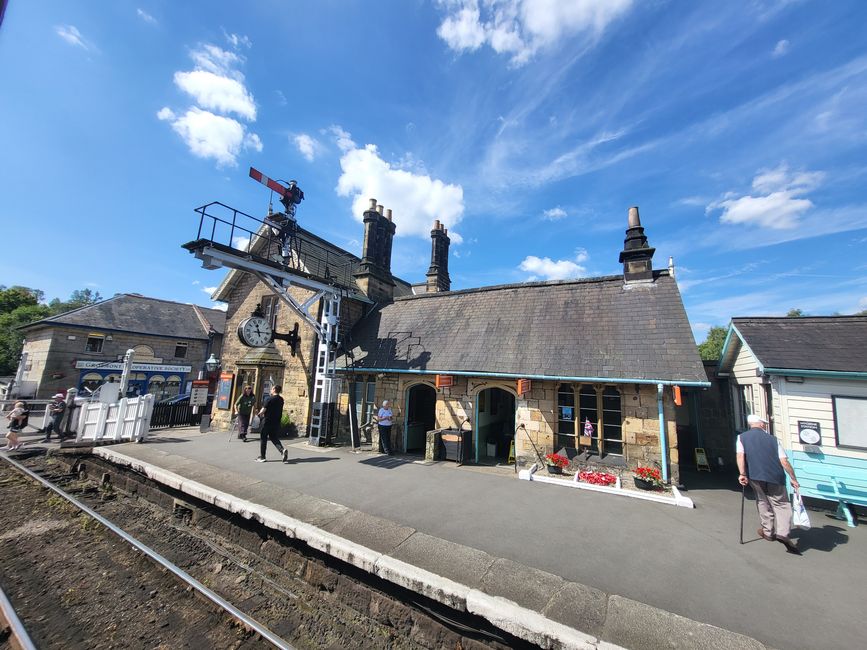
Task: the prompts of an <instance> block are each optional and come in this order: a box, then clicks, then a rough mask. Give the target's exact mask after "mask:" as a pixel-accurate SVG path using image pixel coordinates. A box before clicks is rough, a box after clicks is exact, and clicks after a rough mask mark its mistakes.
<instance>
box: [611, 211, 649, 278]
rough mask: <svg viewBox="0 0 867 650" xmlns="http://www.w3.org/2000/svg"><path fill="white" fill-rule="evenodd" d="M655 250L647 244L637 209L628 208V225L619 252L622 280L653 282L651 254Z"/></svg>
mask: <svg viewBox="0 0 867 650" xmlns="http://www.w3.org/2000/svg"><path fill="white" fill-rule="evenodd" d="M655 251H656V249H655V248H651V247H650V246H648V244H647V237H646V236H645V234H644V228H642V227H641V218H640V217H639V216H638V208H637V207H632V208H629V224H628V227H627V229H626V240H625V241H624V242H623V250H622V251H620V261H621V262H622V263H623V280H624V281H625V282H627V283H629V282H641V281H644V282H649V281H652V280H653V262H652V260H653V253H654V252H655Z"/></svg>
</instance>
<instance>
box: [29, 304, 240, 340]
mask: <svg viewBox="0 0 867 650" xmlns="http://www.w3.org/2000/svg"><path fill="white" fill-rule="evenodd" d="M196 310H198V314H197V313H196ZM55 324H62V325H73V326H77V327H90V328H93V329H104V330H114V331H119V332H136V333H139V334H152V335H154V336H168V337H174V338H184V339H207V338H208V326H210V327H213V328H214V330H216V332H217V333H218V334H222V333H223V331H224V330H225V328H226V313H225V312H223V311H220V310H219V309H208V308H206V307H199V306H194V305H189V304H186V303H180V302H171V301H169V300H160V299H158V298H147V297H145V296H140V295H138V294H132V293H119V294H117V295H116V296H114V297H113V298H109V299H108V300H103V301H102V302H98V303H96V304H95V305H89V306H87V307H81V308H79V309H73V310H72V311H68V312H66V313H63V314H58V315H57V316H52V317H51V318H46V319H44V320H40V321H36V322H35V323H30V324H29V325H25V326H24V327H22V328H21V329H31V328H35V327H49V326H51V325H55Z"/></svg>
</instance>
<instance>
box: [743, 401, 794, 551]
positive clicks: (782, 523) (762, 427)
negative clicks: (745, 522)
mask: <svg viewBox="0 0 867 650" xmlns="http://www.w3.org/2000/svg"><path fill="white" fill-rule="evenodd" d="M747 424H748V425H749V427H750V429H749V430H748V431H744V432H743V433H742V434H741V435H739V436H738V440H737V449H736V451H737V461H738V471H739V472H740V476H739V477H738V483H740V484H741V485H746V484H747V483H749V484H750V486H751V487H752V488H753V491H754V492H755V493H756V507H757V508H758V510H759V520H760V521H761V524H762V526H761V528H759V530H758V534H759V537H761V538H763V539H766V540H768V541H769V542H773V541H774V540H776V541H778V542H781V543H782V544H783V545H784V546H785V547H786V550H787V551H788V552H789V553H795V554H797V555H800V551H799V550H798V547H797V545H795V543H794V542H793V541H792V540H791V539H789V531H790V530H791V528H792V505H791V504H790V503H789V497H788V494H787V493H786V474H788V475H789V478H790V479H791V481H792V487H793V488H795V489H796V490H797V489H798V488H799V487H800V486H799V485H798V480H797V479H796V478H795V470H794V469H792V466H791V465H790V464H789V460H788V459H787V458H786V452H784V451H783V446H782V445H781V444H780V441H779V440H777V439H776V438H775V437H774V436H772V435H771V434H770V433H769V432H768V421H767V420H765V419H763V418H761V417H759V416H758V415H748V416H747Z"/></svg>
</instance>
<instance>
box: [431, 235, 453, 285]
mask: <svg viewBox="0 0 867 650" xmlns="http://www.w3.org/2000/svg"><path fill="white" fill-rule="evenodd" d="M430 238H431V250H430V268H429V269H428V270H427V292H428V293H432V292H435V291H448V290H449V288H451V286H452V281H451V279H450V278H449V244H450V243H451V239H449V231H448V230H447V229H446V228H445V227H444V226H443V224H441V223H440V220H439V219H437V220H436V221H434V225H433V230H431V231H430Z"/></svg>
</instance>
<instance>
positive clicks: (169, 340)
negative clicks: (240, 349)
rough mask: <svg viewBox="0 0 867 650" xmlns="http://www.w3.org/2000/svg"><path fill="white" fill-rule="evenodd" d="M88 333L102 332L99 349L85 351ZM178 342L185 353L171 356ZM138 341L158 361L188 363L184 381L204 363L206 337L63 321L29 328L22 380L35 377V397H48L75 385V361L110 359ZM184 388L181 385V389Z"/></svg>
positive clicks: (218, 340)
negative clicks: (26, 368)
mask: <svg viewBox="0 0 867 650" xmlns="http://www.w3.org/2000/svg"><path fill="white" fill-rule="evenodd" d="M91 333H93V334H103V335H105V339H104V340H103V346H102V351H101V352H86V351H85V347H86V345H87V337H88V334H91ZM109 337H111V340H109ZM221 339H222V337H216V338H215V340H214V344H213V346H212V351H213V353H214V356H216V357H218V358H219V356H220V354H221V350H220V344H221ZM49 341H50V343H49ZM178 342H185V343H187V353H186V356H185V357H184V358H183V359H179V358H176V357H175V356H174V355H175V344H176V343H178ZM138 345H147V346H149V347H150V348H152V349H153V351H154V357H155V358H157V359H161V360H162V361H160V362H159V363H164V364H171V365H181V366H191V367H192V370H191V372H189V373H186V374H185V377H184V381H189V380H190V379H194V378H195V377H196V376H197V375H198V371H199V370H200V369H201V368H202V366H203V365H204V362H205V351H206V349H207V346H208V341H207V339H204V340H198V339H179V338H175V337H167V336H156V335H152V334H136V333H130V332H116V331H107V330H100V329H99V328H93V329H86V328H81V327H67V326H63V325H58V326H53V327H47V328H39V329H37V330H31V331H28V332H27V334H26V336H25V342H24V349H25V350H26V351H27V352H28V356H31V355H30V352H31V350H32V351H33V354H32V358H33V363H32V364H31V370H30V371H28V372H27V373H25V376H24V380H25V381H38V382H39V390H38V392H37V395H36V398H37V399H49V398H50V397H51V396H52V395H54V394H55V393H57V392H58V391H65V390H67V389H69V388H73V387H74V388H78V383H79V377H80V373H81V372H82V371H81V370H78V369H76V368H75V362H76V361H99V362H105V363H112V362H115V361H116V360H117V358H118V357H122V356H123V355H124V354H126V351H127V350H128V349H130V348H134V347H136V346H138ZM141 361H148V362H150V360H146V359H142V360H141ZM84 372H87V371H84ZM118 372H119V371H118ZM57 375H59V376H57ZM183 388H184V387H183V386H182V387H181V390H183Z"/></svg>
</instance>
